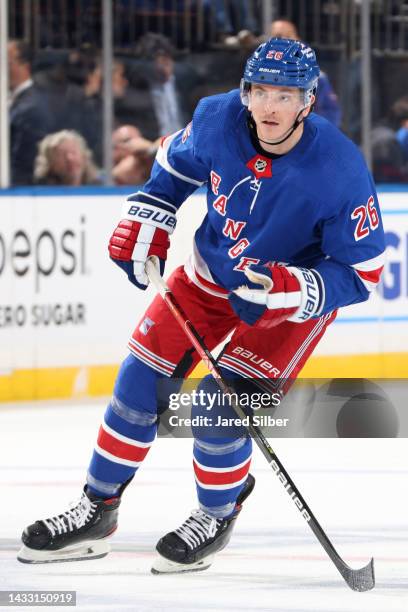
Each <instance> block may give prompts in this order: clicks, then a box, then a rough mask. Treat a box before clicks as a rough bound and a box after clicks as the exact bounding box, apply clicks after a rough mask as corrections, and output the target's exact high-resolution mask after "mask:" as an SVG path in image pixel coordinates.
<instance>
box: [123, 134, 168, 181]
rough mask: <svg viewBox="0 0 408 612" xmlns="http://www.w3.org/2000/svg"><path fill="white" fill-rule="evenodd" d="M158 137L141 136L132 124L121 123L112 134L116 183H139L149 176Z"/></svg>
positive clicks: (157, 144)
mask: <svg viewBox="0 0 408 612" xmlns="http://www.w3.org/2000/svg"><path fill="white" fill-rule="evenodd" d="M159 143H160V139H158V140H157V141H156V142H152V141H151V140H147V139H146V138H143V136H142V134H141V132H140V130H139V129H138V128H137V127H136V126H134V125H122V126H120V127H119V128H117V129H116V130H115V131H114V132H113V134H112V146H113V164H114V167H113V171H112V178H113V180H114V183H115V184H116V185H140V184H142V183H145V182H146V181H147V179H148V178H149V176H150V170H151V168H152V165H153V161H154V157H155V155H156V152H157V149H158V146H159Z"/></svg>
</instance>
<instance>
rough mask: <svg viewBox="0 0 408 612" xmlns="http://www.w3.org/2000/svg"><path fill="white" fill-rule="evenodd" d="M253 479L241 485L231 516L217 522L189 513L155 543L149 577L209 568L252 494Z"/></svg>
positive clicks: (205, 515)
mask: <svg viewBox="0 0 408 612" xmlns="http://www.w3.org/2000/svg"><path fill="white" fill-rule="evenodd" d="M254 486H255V478H254V477H253V476H252V474H248V478H247V480H246V482H245V486H244V488H243V490H242V491H241V493H240V494H239V496H238V499H237V503H236V506H235V511H234V514H233V515H232V516H230V517H228V518H225V519H222V518H221V519H217V518H214V517H213V516H210V515H209V514H206V513H205V512H203V511H202V510H193V512H192V514H191V516H190V517H189V518H188V519H187V520H186V521H185V522H184V523H183V524H182V525H181V527H179V528H178V529H176V530H175V531H171V532H170V533H168V534H167V535H165V536H164V537H163V538H161V539H160V540H159V542H158V543H157V546H156V550H157V552H158V553H159V556H158V557H157V559H156V561H155V562H154V564H153V567H152V573H153V574H171V573H179V572H197V571H200V570H205V569H207V568H208V567H210V565H211V563H212V562H213V560H214V557H215V554H216V553H217V552H219V551H220V550H222V549H223V548H225V546H226V545H227V544H228V542H229V541H230V538H231V535H232V530H233V529H234V524H235V521H236V518H237V516H238V514H239V513H240V511H241V508H242V503H243V502H244V501H245V500H246V498H247V497H248V496H249V495H250V494H251V493H252V490H253V488H254Z"/></svg>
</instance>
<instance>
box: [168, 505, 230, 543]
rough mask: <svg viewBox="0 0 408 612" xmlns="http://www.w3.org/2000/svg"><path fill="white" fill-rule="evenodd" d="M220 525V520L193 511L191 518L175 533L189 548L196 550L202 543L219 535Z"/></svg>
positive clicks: (200, 511) (199, 511)
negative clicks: (218, 528)
mask: <svg viewBox="0 0 408 612" xmlns="http://www.w3.org/2000/svg"><path fill="white" fill-rule="evenodd" d="M220 523H221V521H220V520H218V519H216V518H214V517H213V516H210V515H209V514H206V513H205V512H203V511H202V510H192V512H191V516H190V517H189V518H188V519H187V520H186V521H185V522H184V523H183V525H182V526H181V527H179V528H178V529H176V530H175V533H177V535H178V536H179V537H180V538H181V539H182V540H183V541H184V542H185V543H186V544H187V546H189V547H190V548H191V549H194V548H196V546H199V545H200V544H201V543H202V542H205V541H206V539H207V538H213V537H214V536H215V534H216V533H217V527H218V526H219V524H220Z"/></svg>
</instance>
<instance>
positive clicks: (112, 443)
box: [98, 427, 149, 461]
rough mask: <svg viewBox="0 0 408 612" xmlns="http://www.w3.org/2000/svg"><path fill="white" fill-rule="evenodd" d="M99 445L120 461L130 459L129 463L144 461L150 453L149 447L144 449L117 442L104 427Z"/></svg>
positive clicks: (99, 437)
mask: <svg viewBox="0 0 408 612" xmlns="http://www.w3.org/2000/svg"><path fill="white" fill-rule="evenodd" d="M98 444H99V446H100V447H101V448H102V449H103V450H105V451H107V452H108V453H110V454H111V455H115V457H119V458H120V459H128V460H129V461H143V459H144V458H145V457H146V455H147V453H148V451H149V447H146V448H142V447H140V446H133V444H127V443H126V442H121V440H117V439H116V438H114V437H113V436H112V435H111V434H109V433H107V432H106V431H105V430H104V429H103V427H101V428H100V429H99V434H98Z"/></svg>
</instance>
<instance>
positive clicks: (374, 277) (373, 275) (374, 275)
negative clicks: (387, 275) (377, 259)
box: [356, 266, 384, 283]
mask: <svg viewBox="0 0 408 612" xmlns="http://www.w3.org/2000/svg"><path fill="white" fill-rule="evenodd" d="M383 268H384V266H381V267H380V268H377V269H376V270H368V271H363V270H356V272H357V274H358V275H359V277H360V278H362V279H364V280H367V281H369V282H370V283H378V281H379V280H380V276H381V272H382V271H383Z"/></svg>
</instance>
